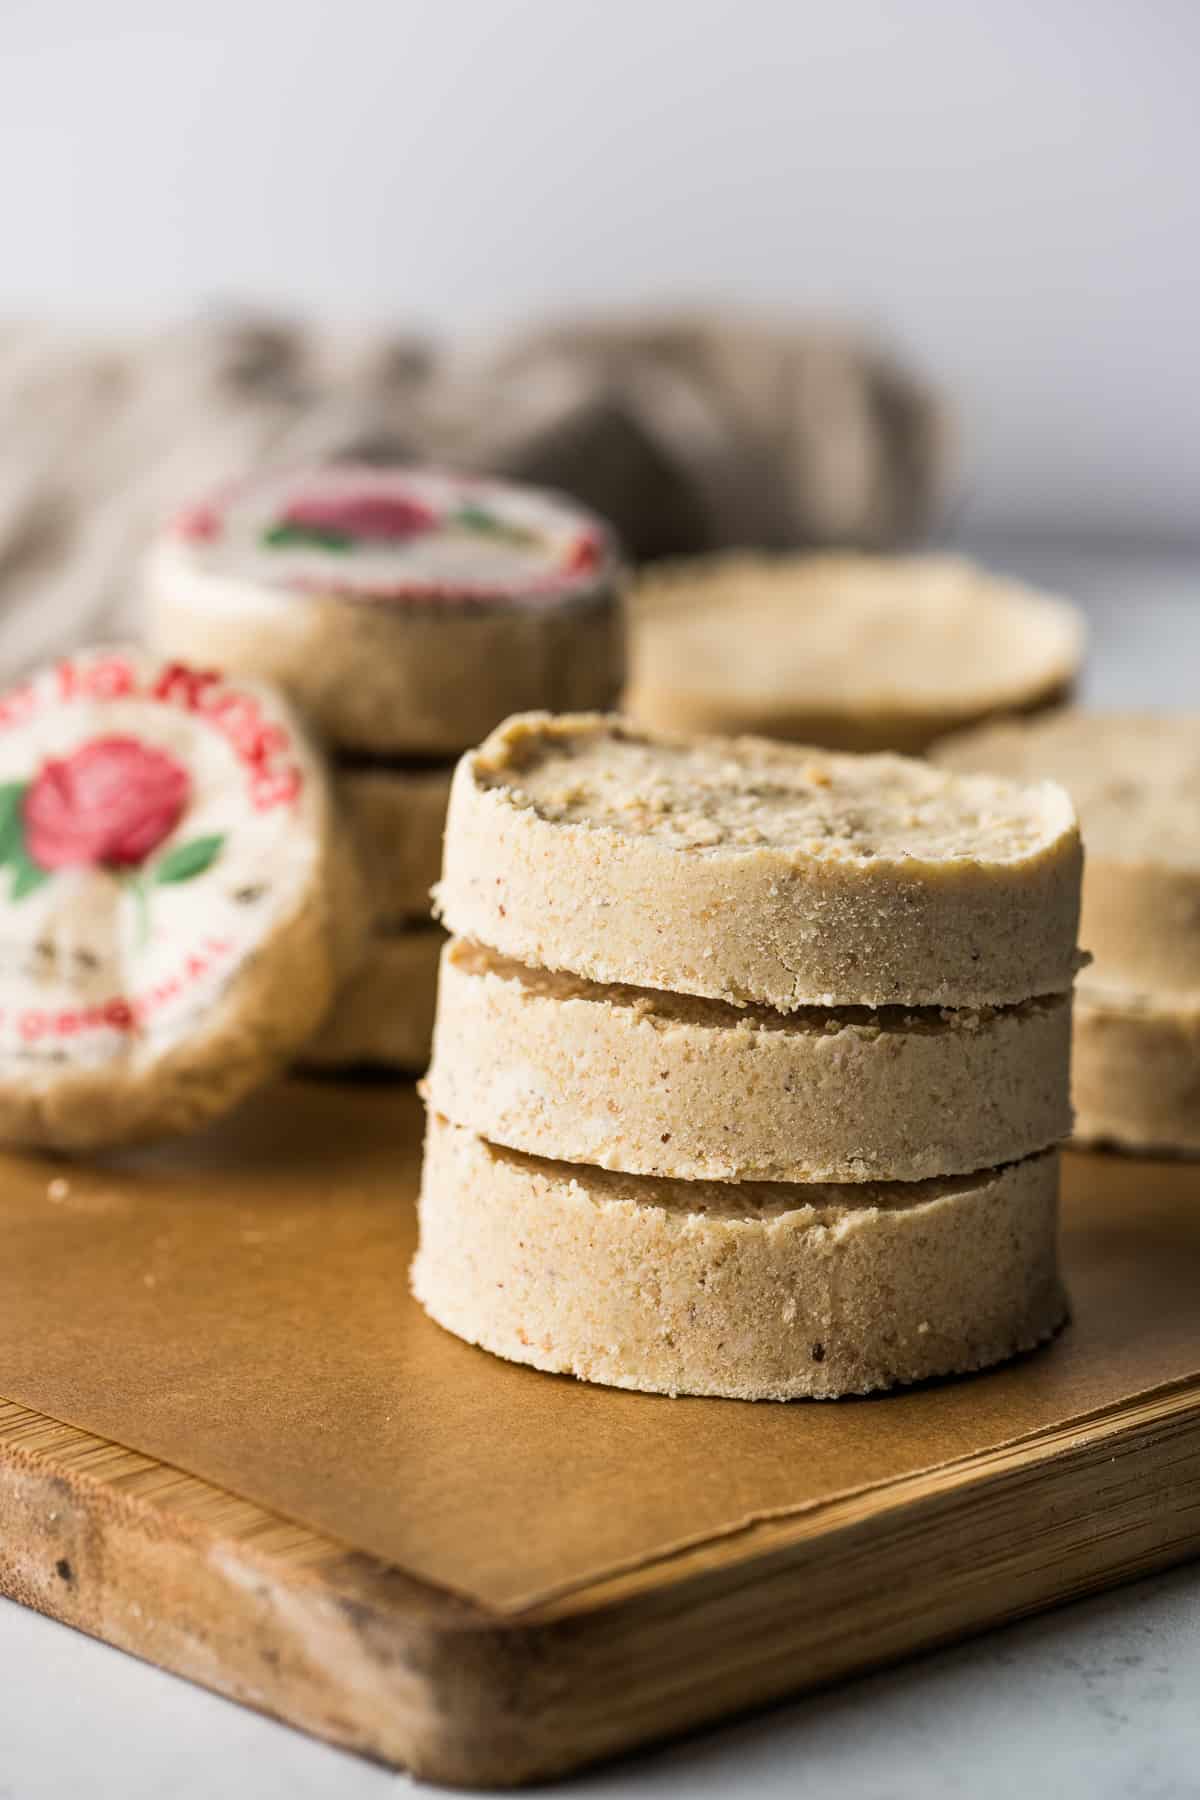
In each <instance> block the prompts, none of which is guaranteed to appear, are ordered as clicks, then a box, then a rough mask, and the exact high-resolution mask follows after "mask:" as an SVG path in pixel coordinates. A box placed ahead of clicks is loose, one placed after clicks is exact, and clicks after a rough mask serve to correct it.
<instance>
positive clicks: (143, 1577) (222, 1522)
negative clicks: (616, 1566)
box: [0, 1389, 1200, 1788]
mask: <svg viewBox="0 0 1200 1800" xmlns="http://www.w3.org/2000/svg"><path fill="white" fill-rule="evenodd" d="M964 1497H966V1498H967V1504H966V1505H964ZM806 1525H807V1529H805V1530H802V1531H795V1532H793V1533H791V1534H790V1535H789V1531H788V1526H787V1522H785V1521H780V1522H778V1524H777V1525H776V1526H774V1527H767V1528H764V1530H765V1544H766V1547H765V1548H763V1549H762V1550H761V1552H759V1553H756V1552H755V1551H754V1550H753V1549H752V1548H751V1546H750V1545H749V1544H748V1543H747V1541H746V1539H745V1538H744V1537H743V1538H742V1539H741V1540H740V1541H739V1539H737V1538H733V1539H729V1540H724V1541H723V1545H722V1544H714V1545H707V1546H704V1547H703V1551H702V1553H688V1552H685V1553H682V1554H681V1555H680V1556H679V1557H677V1558H666V1559H663V1560H662V1561H660V1562H658V1563H655V1564H653V1565H651V1566H650V1567H648V1568H646V1569H642V1570H639V1571H637V1572H635V1574H634V1575H633V1576H632V1577H630V1578H620V1577H617V1578H614V1579H612V1580H610V1581H609V1582H607V1583H598V1584H596V1586H595V1587H594V1588H593V1589H590V1590H583V1591H581V1592H579V1593H575V1594H572V1595H569V1596H564V1597H563V1599H562V1600H561V1601H560V1602H557V1603H551V1604H549V1605H547V1606H545V1607H543V1608H541V1609H539V1610H538V1611H534V1612H529V1613H525V1614H522V1615H520V1616H518V1617H515V1618H509V1617H501V1616H499V1615H496V1614H493V1613H489V1612H487V1611H485V1610H484V1609H482V1608H479V1607H477V1606H473V1605H471V1604H469V1603H467V1602H465V1601H461V1600H458V1599H456V1598H454V1597H453V1596H451V1595H449V1594H446V1593H444V1592H442V1591H440V1590H437V1589H434V1588H431V1587H428V1586H425V1585H423V1584H421V1583H419V1582H416V1581H415V1580H413V1579H412V1578H410V1577H408V1576H406V1575H404V1574H403V1573H402V1572H400V1571H397V1570H392V1569H388V1568H386V1567H383V1566H382V1565H380V1564H378V1563H376V1562H374V1561H372V1559H370V1558H368V1557H365V1556H362V1555H359V1554H357V1553H355V1552H352V1551H349V1550H347V1549H345V1548H344V1547H343V1546H340V1545H337V1544H335V1543H333V1542H331V1541H330V1540H327V1539H323V1538H320V1537H319V1536H316V1535H315V1534H312V1533H309V1532H307V1531H305V1530H303V1528H300V1527H296V1526H293V1525H290V1524H289V1523H288V1522H286V1521H284V1520H281V1519H278V1518H276V1517H274V1516H273V1515H271V1514H269V1513H265V1512H263V1511H262V1510H261V1509H259V1508H256V1507H254V1506H253V1505H252V1504H250V1503H249V1502H244V1501H240V1500H237V1499H235V1498H234V1497H233V1496H230V1495H228V1494H225V1493H223V1492H222V1491H221V1490H220V1489H216V1488H212V1487H209V1486H208V1485H207V1484H205V1483H203V1482H198V1481H196V1480H195V1479H194V1478H193V1477H190V1476H186V1475H182V1474H180V1473H179V1472H178V1471H175V1470H170V1469H166V1468H165V1467H164V1466H163V1465H161V1464H156V1463H154V1462H153V1461H152V1460H151V1459H149V1458H145V1457H139V1456H136V1455H135V1454H134V1453H132V1452H129V1451H125V1450H123V1449H121V1448H120V1447H118V1446H115V1445H111V1444H107V1443H106V1442H105V1441H104V1440H102V1439H97V1438H93V1437H90V1436H89V1435H88V1434H86V1433H83V1432H77V1431H75V1430H74V1429H73V1428H71V1427H67V1426H61V1425H58V1424H57V1423H56V1422H54V1421H50V1420H46V1419H43V1418H41V1416H40V1415H38V1414H35V1413H30V1412H27V1411H26V1410H25V1409H21V1408H13V1407H6V1406H5V1404H4V1403H0V1592H2V1593H4V1594H6V1595H8V1596H9V1597H10V1598H13V1599H15V1600H18V1601H20V1602H22V1603H23V1604H25V1605H28V1606H32V1607H34V1608H36V1609H37V1610H39V1611H41V1612H44V1613H47V1614H49V1615H50V1616H52V1617H55V1618H58V1619H60V1620H62V1621H64V1622H65V1623H68V1624H71V1625H74V1626H76V1627H77V1628H78V1629H80V1630H83V1631H85V1632H87V1633H89V1634H90V1635H92V1636H94V1637H98V1638H101V1639H103V1640H104V1641H106V1642H108V1643H110V1644H113V1645H116V1646H117V1647H118V1648H120V1649H124V1650H127V1651H130V1652H131V1653H133V1654H134V1655H137V1656H140V1657H142V1658H144V1659H146V1660H148V1661H150V1662H153V1663H156V1664H158V1665H160V1666H161V1667H163V1668H166V1669H169V1670H172V1671H173V1672H175V1673H177V1674H180V1675H183V1676H186V1677H187V1678H189V1679H191V1680H193V1681H196V1682H198V1683H200V1684H201V1685H203V1686H206V1687H209V1688H212V1689H214V1690H216V1691H217V1692H219V1693H222V1694H225V1695H227V1696H229V1697H230V1698H232V1699H235V1700H237V1701H239V1702H241V1703H242V1704H243V1705H248V1706H251V1707H253V1708H255V1709H257V1710H259V1711H261V1712H264V1713H268V1714H271V1715H273V1716H275V1717H278V1718H281V1719H283V1720H285V1721H286V1722H288V1723H290V1724H293V1725H296V1726H299V1727H300V1728H301V1729H304V1730H307V1731H309V1732H312V1733H314V1734H315V1735H317V1736H320V1737H323V1738H326V1739H328V1740H330V1741H331V1742H334V1743H337V1744H340V1745H342V1746H345V1747H347V1748H350V1749H353V1750H356V1751H359V1752H361V1753H363V1754H365V1755H368V1756H371V1757H374V1758H376V1759H379V1760H382V1761H384V1762H388V1763H394V1764H400V1765H403V1766H404V1767H407V1768H409V1769H410V1770H412V1772H413V1773H414V1774H416V1775H419V1776H421V1777H422V1778H423V1779H425V1780H429V1781H433V1782H438V1783H445V1784H449V1785H463V1786H471V1787H486V1788H497V1787H512V1786H518V1785H521V1784H523V1783H527V1782H531V1781H536V1780H544V1779H547V1778H549V1777H551V1776H554V1775H558V1774H564V1773H566V1772H568V1771H570V1770H573V1769H577V1768H579V1767H581V1766H583V1765H585V1764H588V1763H593V1762H597V1761H600V1760H603V1759H604V1758H606V1757H611V1756H613V1755H617V1754H620V1753H621V1752H623V1751H627V1750H630V1749H633V1748H635V1747H639V1746H643V1745H646V1744H649V1743H654V1742H659V1741H662V1740H665V1739H667V1738H670V1737H674V1736H677V1735H679V1734H680V1733H682V1732H684V1731H686V1730H688V1729H692V1728H695V1727H697V1726H699V1725H703V1724H709V1723H713V1722H715V1721H716V1720H718V1719H721V1718H726V1717H729V1716H731V1715H734V1714H739V1713H745V1712H748V1711H750V1710H753V1709H755V1708H757V1707H761V1706H763V1705H765V1704H769V1703H771V1702H774V1701H778V1700H780V1699H783V1698H784V1697H786V1696H787V1695H790V1694H794V1693H797V1692H799V1691H802V1690H806V1689H812V1688H815V1687H820V1686H823V1685H826V1684H828V1683H830V1682H832V1681H835V1680H838V1679H840V1678H843V1677H845V1676H848V1675H851V1674H855V1673H860V1672H862V1671H864V1670H866V1669H869V1668H872V1667H875V1666H878V1665H880V1664H883V1663H886V1662H890V1661H894V1660H896V1659H897V1658H899V1657H901V1656H903V1655H906V1654H912V1653H913V1652H916V1651H920V1650H925V1649H930V1648H933V1647H935V1646H937V1645H939V1644H944V1643H947V1642H950V1641H952V1640H954V1639H956V1638H960V1637H963V1636H966V1635H968V1634H970V1633H971V1632H974V1631H978V1630H980V1629H983V1628H985V1627H987V1626H991V1625H995V1624H999V1623H1003V1622H1005V1621H1007V1620H1011V1619H1014V1618H1017V1617H1020V1616H1022V1615H1024V1614H1027V1613H1030V1612H1034V1611H1037V1610H1039V1609H1041V1608H1044V1607H1046V1606H1050V1605H1053V1604H1055V1603H1056V1602H1060V1601H1063V1600H1067V1599H1070V1598H1074V1597H1076V1596H1078V1595H1082V1594H1085V1593H1088V1592H1091V1591H1094V1590H1096V1589H1098V1588H1101V1587H1104V1586H1108V1585H1111V1584H1113V1583H1115V1582H1117V1581H1121V1580H1128V1579H1132V1578H1134V1577H1135V1576H1138V1575H1141V1574H1147V1573H1149V1572H1151V1571H1152V1570H1154V1569H1159V1568H1163V1567H1166V1566H1168V1565H1169V1564H1171V1563H1173V1562H1177V1561H1181V1560H1183V1559H1184V1558H1185V1557H1186V1556H1188V1555H1191V1554H1195V1553H1196V1552H1198V1551H1200V1394H1198V1393H1197V1391H1196V1390H1195V1389H1188V1390H1184V1392H1183V1393H1182V1394H1174V1395H1167V1396H1164V1397H1163V1398H1162V1399H1161V1400H1160V1401H1158V1402H1156V1403H1153V1404H1150V1405H1148V1406H1143V1407H1142V1408H1141V1409H1140V1410H1139V1411H1138V1412H1137V1415H1136V1417H1135V1418H1133V1419H1130V1418H1126V1419H1125V1421H1124V1422H1123V1423H1121V1424H1117V1423H1111V1424H1102V1425H1099V1426H1097V1428H1096V1429H1094V1430H1092V1431H1090V1432H1085V1433H1083V1434H1079V1435H1078V1436H1077V1438H1076V1440H1075V1441H1072V1442H1071V1443H1069V1444H1067V1445H1065V1446H1060V1447H1059V1448H1057V1449H1056V1450H1055V1452H1054V1454H1053V1456H1052V1458H1051V1460H1050V1461H1049V1462H1047V1460H1046V1459H1045V1458H1042V1459H1037V1458H1034V1459H1032V1460H1031V1459H1026V1460H1025V1461H1024V1462H1023V1461H1022V1459H1021V1458H1019V1457H1018V1458H1016V1459H1015V1460H1013V1461H1010V1463H1009V1465H1008V1466H1006V1467H1005V1468H1003V1469H1002V1470H999V1471H997V1472H995V1473H993V1474H992V1475H989V1476H985V1477H983V1478H976V1479H975V1480H969V1479H962V1478H961V1477H960V1478H958V1479H950V1480H947V1481H945V1482H942V1483H936V1482H935V1483H934V1484H933V1485H932V1487H930V1488H929V1489H928V1491H926V1492H924V1493H923V1494H920V1495H914V1497H913V1498H911V1499H910V1500H908V1501H906V1502H902V1503H900V1504H897V1505H895V1506H893V1507H889V1509H888V1516H887V1526H886V1528H882V1527H881V1519H880V1512H879V1509H878V1507H877V1506H876V1507H872V1506H870V1505H859V1506H858V1507H857V1508H856V1507H855V1506H854V1505H848V1506H847V1507H845V1508H834V1509H831V1513H830V1517H829V1519H828V1521H827V1526H826V1528H820V1521H819V1520H817V1521H814V1520H813V1519H811V1518H810V1519H808V1520H807V1521H806ZM772 1540H774V1541H772Z"/></svg>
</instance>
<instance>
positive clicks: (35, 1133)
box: [0, 649, 355, 1149]
mask: <svg viewBox="0 0 1200 1800" xmlns="http://www.w3.org/2000/svg"><path fill="white" fill-rule="evenodd" d="M330 820H331V806H330V798H329V789H328V783H327V781H326V777H325V774H324V770H323V768H322V765H321V763H320V762H319V760H318V759H317V758H316V756H315V755H314V753H313V751H312V750H311V749H310V747H309V745H308V744H307V743H306V741H305V739H304V737H303V735H302V733H301V732H300V730H299V728H298V726H297V723H296V720H295V718H294V717H293V715H292V713H291V711H290V709H289V708H288V707H287V706H286V704H285V703H284V702H283V701H282V699H281V698H280V697H279V696H278V695H277V694H275V693H273V692H272V691H271V690H270V689H267V688H260V687H258V686H256V685H255V684H254V683H252V682H245V681H236V682H231V681H226V680H225V679H224V678H223V677H221V676H219V675H216V674H213V673H210V672H201V671H198V670H195V669H191V668H188V667H186V666H184V665H183V664H179V663H161V662H159V661H157V660H156V659H154V658H152V657H149V656H147V655H145V654H144V653H143V652H140V651H135V650H114V649H102V650H90V651H80V652H77V653H76V654H74V655H72V656H69V657H65V658H64V659H63V660H62V661H60V662H58V663H55V664H52V665H51V666H49V667H47V668H44V669H42V670H40V671H39V672H38V673H37V674H35V675H33V676H31V677H29V678H28V679H27V680H25V681H23V682H21V683H20V684H19V685H18V686H17V687H15V688H13V689H11V690H10V691H9V692H8V693H7V694H4V695H3V696H2V697H0V1141H4V1142H8V1143H18V1144H32V1145H46V1146H51V1147H55V1148H59V1149H91V1148H95V1147H100V1146H104V1145H108V1144H117V1143H124V1142H128V1141H132V1140H135V1139H141V1138H149V1137H156V1136H160V1135H166V1134H170V1133H173V1132H178V1131H187V1130H191V1129H193V1128H194V1127H196V1126H198V1125H201V1124H203V1123H204V1122H205V1121H206V1120H207V1119H209V1118H212V1117H213V1116H215V1115H216V1114H217V1113H219V1112H222V1111H224V1110H225V1109H226V1108H227V1107H229V1106H231V1105H232V1104H233V1103H234V1102H235V1101H236V1100H238V1099H240V1098H241V1097H242V1095H243V1094H245V1093H246V1092H247V1091H248V1090H249V1089H250V1088H251V1087H252V1086H254V1085H255V1084H256V1083H257V1082H259V1081H261V1080H262V1079H263V1078H264V1077H266V1076H267V1075H269V1074H271V1073H272V1072H273V1071H274V1069H275V1068H277V1067H278V1066H279V1065H280V1064H281V1063H282V1062H283V1061H284V1060H285V1059H286V1058H287V1057H288V1056H289V1055H291V1054H292V1053H293V1052H294V1051H295V1050H296V1049H297V1048H298V1047H299V1045H301V1044H302V1043H303V1042H304V1041H305V1039H306V1038H307V1037H308V1036H309V1035H310V1034H311V1033H312V1031H313V1030H314V1028H315V1027H316V1026H317V1025H318V1024H319V1023H320V1021H321V1019H322V1018H323V1016H324V1014H325V1012H326V1011H327V1009H328V1006H329V1003H330V1000H331V998H332V996H333V992H334V988H335V983H336V977H337V974H338V972H339V966H340V964H341V962H342V960H343V958H342V955H341V952H342V950H343V949H345V948H347V946H346V945H345V943H344V941H343V934H344V931H345V930H348V929H349V928H350V927H351V925H352V924H353V923H354V922H355V921H351V920H349V919H347V918H343V917H341V916H340V909H339V908H337V907H336V906H335V899H334V896H335V891H337V890H338V889H340V877H339V869H338V865H337V861H336V856H335V851H334V847H333V845H332V843H331V837H330ZM350 910H353V909H350Z"/></svg>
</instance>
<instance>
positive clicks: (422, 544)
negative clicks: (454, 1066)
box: [146, 464, 624, 1070]
mask: <svg viewBox="0 0 1200 1800" xmlns="http://www.w3.org/2000/svg"><path fill="white" fill-rule="evenodd" d="M619 589H620V569H619V565H618V559H617V555H616V551H615V548H614V545H613V543H612V541H611V539H610V537H609V534H608V533H607V531H606V529H605V528H604V526H603V525H602V524H601V523H600V522H599V521H598V520H596V519H595V518H593V517H592V516H591V515H590V514H587V513H585V512H582V511H581V510H580V509H579V508H577V507H576V506H574V504H573V503H569V502H565V501H562V500H559V499H558V498H556V497H553V496H550V495H548V494H544V493H541V492H539V491H536V490H534V489H530V488H522V487H518V486H515V485H512V484H508V483H500V482H494V481H489V480H484V479H480V478H474V477H467V476H459V475H453V474H448V473H445V472H442V471H434V470H422V469H409V468H397V467H393V468H383V467H373V466H360V465H351V464H333V465H325V466H319V467H310V468H302V469H298V470H288V471H283V472H270V473H266V474H263V475H260V476H258V477H255V478H252V479H249V480H247V481H245V482H244V483H241V484H238V485H234V486H231V487H229V488H228V489H226V490H225V491H224V492H222V493H220V494H218V495H216V496H215V497H213V498H212V499H211V500H207V501H204V502H202V503H200V504H197V505H194V506H192V507H190V508H189V509H187V510H186V511H185V512H184V513H182V514H181V515H180V516H179V517H178V518H177V519H176V521H175V522H174V524H173V526H172V527H171V528H170V529H169V530H168V531H167V532H166V533H164V535H163V536H162V538H161V539H160V540H159V542H158V543H157V544H156V545H155V546H154V547H153V549H152V551H151V554H150V556H149V559H148V562H147V568H146V605H147V628H148V634H149V638H150V641H151V643H152V645H153V646H154V647H155V649H156V650H157V651H159V652H160V653H162V654H164V655H166V656H170V657H178V658H180V659H181V660H184V661H187V662H190V663H192V664H195V665H198V666H201V667H216V668H218V669H221V670H225V671H229V672H231V673H234V674H237V675H249V676H253V677H260V678H262V679H264V680H266V681H269V682H273V683H275V684H277V685H278V686H279V687H280V688H282V689H283V690H284V691H285V692H286V693H287V694H288V695H289V696H290V698H291V699H292V700H293V701H294V702H295V703H296V704H297V705H298V706H299V707H300V708H301V710H302V711H303V713H304V714H305V715H306V717H307V719H308V720H309V722H310V723H311V724H312V726H313V727H314V728H315V729H316V731H317V732H318V734H319V735H320V736H321V737H322V738H323V739H324V742H325V744H326V746H327V747H328V749H329V750H330V751H331V753H332V756H333V759H334V767H335V802H336V810H337V812H338V814H339V816H340V819H341V822H342V826H343V828H344V830H345V834H346V837H347V840H348V847H349V851H350V852H351V853H352V854H353V855H354V856H355V857H356V859H357V861H358V863H359V865H360V867H361V870H362V872H363V876H364V878H365V886H366V892H367V901H368V905H369V910H370V916H371V932H370V938H369V943H368V949H367V954H366V957H365V960H364V961H362V963H361V964H360V966H359V968H358V971H357V974H356V975H354V976H353V977H352V978H351V979H350V981H349V982H348V984H347V985H345V986H344V988H343V990H342V992H341V995H340V998H339V999H338V1001H337V1003H336V1005H335V1007H334V1009H333V1011H332V1013H331V1015H330V1016H329V1017H328V1019H327V1020H326V1022H325V1024H324V1026H323V1028H322V1029H321V1031H320V1032H319V1033H318V1034H317V1036H316V1037H315V1038H313V1039H312V1041H311V1042H310V1043H309V1044H308V1045H307V1047H306V1049H305V1051H304V1053H303V1061H304V1062H305V1063H306V1064H307V1065H308V1066H311V1067H315V1068H321V1069H330V1070H334V1069H340V1070H353V1069H360V1068H385V1069H394V1070H414V1069H419V1068H423V1067H424V1065H425V1062H426V1061H427V1058H428V1049H429V1037H430V1030H431V1026H432V1020H433V1007H434V990H435V984H436V979H437V963H438V955H439V952H440V950H441V947H442V943H443V936H444V934H443V933H442V932H441V930H440V929H439V928H438V927H437V925H436V924H435V923H434V922H433V919H432V916H431V912H430V901H429V890H430V887H431V885H432V883H433V882H434V881H435V880H436V878H437V874H438V869H439V864H440V860H441V842H442V827H443V822H444V818H445V811H446V801H447V796H448V794H449V788H450V776H451V771H452V768H453V761H454V758H455V757H456V756H457V755H458V754H459V753H460V752H461V751H462V750H464V749H465V748H466V747H467V746H468V745H470V744H473V743H475V742H476V741H477V740H478V739H479V738H480V737H481V736H483V735H484V733H486V732H487V731H489V730H490V729H491V728H492V727H493V726H494V725H495V724H496V723H497V722H498V721H499V720H500V719H502V718H503V717H505V715H506V714H508V713H511V712H513V711H514V710H518V709H521V708H524V707H529V706H541V705H546V706H553V707H579V706H584V707H604V706H609V705H611V704H612V703H613V702H614V701H615V699H616V696H617V694H618V693H619V691H620V687H621V682H622V679H623V673H624V645H623V625H622V617H621V596H620V591H619Z"/></svg>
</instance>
